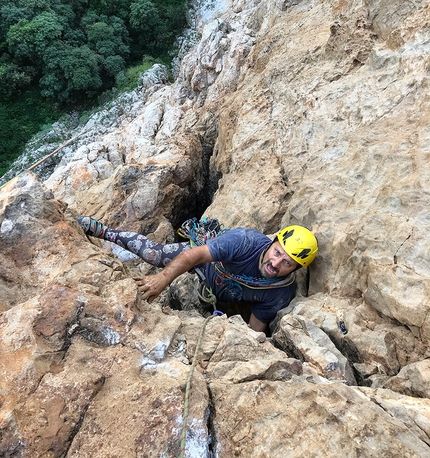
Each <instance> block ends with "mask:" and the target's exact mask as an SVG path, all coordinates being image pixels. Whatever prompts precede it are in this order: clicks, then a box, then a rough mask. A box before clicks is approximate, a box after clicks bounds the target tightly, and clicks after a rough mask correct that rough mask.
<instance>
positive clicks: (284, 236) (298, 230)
mask: <svg viewBox="0 0 430 458" xmlns="http://www.w3.org/2000/svg"><path fill="white" fill-rule="evenodd" d="M276 237H277V239H278V242H279V243H280V244H281V246H282V248H283V249H284V251H285V252H286V253H287V254H288V255H289V256H290V257H291V258H293V259H294V261H296V262H298V263H299V264H300V265H301V266H302V267H307V266H308V265H309V264H310V263H311V262H312V261H313V260H314V259H315V256H316V255H317V252H318V242H317V239H316V237H315V235H314V234H313V233H312V232H311V231H310V230H309V229H306V228H305V227H303V226H288V227H285V228H284V229H281V230H280V231H279V232H278V233H277V234H276ZM275 240H276V239H275Z"/></svg>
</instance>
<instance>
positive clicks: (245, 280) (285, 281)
mask: <svg viewBox="0 0 430 458" xmlns="http://www.w3.org/2000/svg"><path fill="white" fill-rule="evenodd" d="M214 267H215V270H216V272H217V273H218V274H219V275H220V276H221V277H224V278H226V279H227V280H231V281H233V282H235V283H238V284H239V285H242V286H246V287H247V288H250V289H272V288H282V287H285V286H289V285H291V284H292V283H293V282H294V280H295V275H294V273H291V274H289V275H288V276H287V277H284V278H281V279H280V278H253V277H247V276H245V275H235V274H232V273H230V272H228V271H227V270H225V269H224V266H223V265H222V262H215V263H214Z"/></svg>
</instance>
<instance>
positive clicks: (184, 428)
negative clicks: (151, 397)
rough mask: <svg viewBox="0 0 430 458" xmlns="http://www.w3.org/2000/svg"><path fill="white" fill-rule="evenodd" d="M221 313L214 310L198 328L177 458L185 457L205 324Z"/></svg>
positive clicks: (186, 391) (186, 388) (188, 379)
mask: <svg viewBox="0 0 430 458" xmlns="http://www.w3.org/2000/svg"><path fill="white" fill-rule="evenodd" d="M220 314H221V315H223V313H222V312H220V311H218V310H215V311H214V313H213V315H209V316H208V317H207V318H206V319H205V321H204V322H203V326H202V329H201V330H200V334H199V338H198V340H197V344H196V349H195V351H194V356H193V361H192V364H191V369H190V373H189V374H188V378H187V384H186V386H185V402H184V413H183V423H182V434H181V454H180V455H179V458H184V457H185V444H186V441H187V423H188V408H189V402H190V393H191V381H192V379H193V375H194V369H195V368H196V364H197V356H198V353H199V351H200V345H201V343H202V340H203V334H204V332H205V329H206V325H207V324H208V321H209V320H210V319H211V318H213V317H214V316H216V315H220Z"/></svg>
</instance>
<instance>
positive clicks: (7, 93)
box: [0, 63, 32, 100]
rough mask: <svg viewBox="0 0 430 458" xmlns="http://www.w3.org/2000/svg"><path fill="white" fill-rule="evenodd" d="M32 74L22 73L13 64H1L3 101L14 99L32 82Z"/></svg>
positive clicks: (0, 78)
mask: <svg viewBox="0 0 430 458" xmlns="http://www.w3.org/2000/svg"><path fill="white" fill-rule="evenodd" d="M31 79H32V77H31V74H29V73H28V72H27V73H26V72H24V71H22V69H20V68H19V67H18V66H17V65H15V64H12V63H0V81H1V82H2V84H1V85H0V97H1V98H2V99H3V100H6V99H10V98H11V97H13V96H14V95H15V94H16V93H17V92H18V91H19V90H20V89H21V88H22V87H25V86H28V85H29V84H30V82H31Z"/></svg>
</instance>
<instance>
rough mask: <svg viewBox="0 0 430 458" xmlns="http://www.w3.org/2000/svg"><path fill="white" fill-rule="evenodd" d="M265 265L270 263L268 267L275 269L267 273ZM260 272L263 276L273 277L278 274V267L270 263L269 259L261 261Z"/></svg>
mask: <svg viewBox="0 0 430 458" xmlns="http://www.w3.org/2000/svg"><path fill="white" fill-rule="evenodd" d="M266 265H270V267H271V268H272V269H273V270H274V271H275V272H274V273H273V274H269V272H267V270H266V269H265V268H264V266H266ZM260 273H261V275H262V277H263V278H267V279H269V278H275V277H277V276H278V274H279V269H276V268H275V267H273V265H272V263H271V262H270V261H266V262H263V263H262V264H261V267H260Z"/></svg>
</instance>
